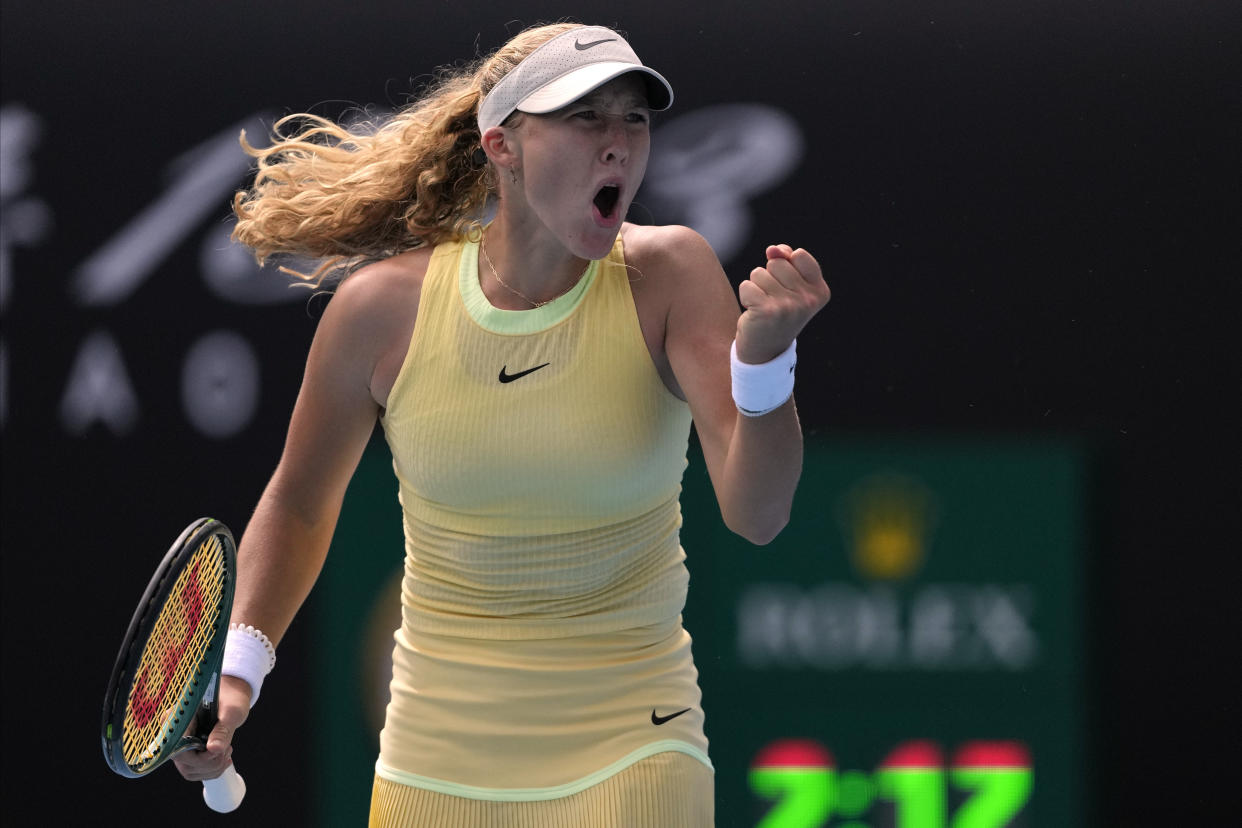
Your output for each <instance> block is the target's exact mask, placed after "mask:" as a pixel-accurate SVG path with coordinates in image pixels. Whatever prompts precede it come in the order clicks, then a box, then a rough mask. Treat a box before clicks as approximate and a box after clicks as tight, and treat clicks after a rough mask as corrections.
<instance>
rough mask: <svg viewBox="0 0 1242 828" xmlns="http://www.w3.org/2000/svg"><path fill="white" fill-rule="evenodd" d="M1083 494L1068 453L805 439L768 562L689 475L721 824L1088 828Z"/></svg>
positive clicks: (1041, 446)
mask: <svg viewBox="0 0 1242 828" xmlns="http://www.w3.org/2000/svg"><path fill="white" fill-rule="evenodd" d="M1084 475H1085V466H1084V463H1083V460H1082V457H1081V456H1080V452H1079V450H1078V449H1077V447H1075V446H1074V445H1072V444H1067V443H1060V442H1050V441H1044V440H1034V439H1013V440H1004V439H999V438H997V439H974V438H972V439H961V440H933V439H927V438H916V437H909V438H903V439H861V438H859V439H852V440H849V441H843V440H824V439H816V438H814V437H812V438H809V439H808V442H807V449H806V462H805V466H804V473H803V478H802V481H801V484H800V486H799V491H798V495H797V500H796V502H795V507H794V516H793V519H792V520H791V523H790V525H789V526H788V527H787V528H786V530H785V531H784V532H783V533H782V534H781V536H780V537H779V538H778V539H777V540H776V541H775V542H773V543H772V544H770V545H769V546H767V547H762V548H760V547H754V546H751V545H750V544H748V543H746V542H745V541H742V540H740V539H738V538H736V537H735V536H732V535H731V533H729V532H728V531H727V530H724V529H723V528H720V527H719V519H718V518H717V519H715V520H714V521H713V520H711V519H708V518H709V517H711V516H712V512H711V511H710V510H714V509H715V506H714V503H713V502H712V501H711V491H710V486H709V485H708V484H707V482H706V480H705V478H704V477H703V476H702V475H701V474H695V473H694V472H693V471H692V472H688V474H687V483H686V506H687V508H686V526H685V528H684V530H683V545H684V546H685V548H686V551H687V555H688V565H689V567H690V571H691V586H690V602H689V604H688V606H687V609H686V614H685V621H686V627H687V629H689V631H690V633H691V635H692V636H693V637H694V641H695V647H694V652H695V660H696V663H697V664H698V666H699V671H700V675H701V682H702V685H703V691H704V702H703V704H704V708H705V710H706V713H707V728H708V731H707V735H708V738H709V740H710V742H711V755H712V757H713V760H714V762H715V763H716V768H717V807H718V813H717V817H718V824H719V825H721V826H732V825H737V826H762V827H763V828H777V826H779V827H780V828H820V826H833V827H834V828H1017V826H1023V827H1024V828H1032V827H1033V826H1051V825H1055V826H1059V827H1060V826H1073V825H1082V824H1085V821H1086V818H1087V817H1086V815H1087V814H1088V813H1089V809H1088V807H1087V802H1086V799H1085V797H1086V795H1087V791H1086V785H1085V784H1084V781H1083V774H1084V772H1085V771H1086V767H1085V761H1084V755H1083V754H1084V750H1085V748H1086V738H1085V728H1086V721H1085V719H1086V705H1087V686H1086V676H1085V669H1084V663H1083V641H1084V638H1085V629H1084V624H1085V620H1084V595H1083V575H1082V573H1083V571H1084V569H1085V567H1084V556H1085V555H1086V554H1087V539H1088V536H1087V527H1086V515H1085V513H1084V504H1085V500H1086V495H1087V491H1086V481H1085V479H1084Z"/></svg>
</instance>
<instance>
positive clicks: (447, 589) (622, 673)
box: [377, 239, 710, 799]
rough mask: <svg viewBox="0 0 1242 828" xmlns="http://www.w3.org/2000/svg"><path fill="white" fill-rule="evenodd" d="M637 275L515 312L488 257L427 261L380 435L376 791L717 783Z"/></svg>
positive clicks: (455, 247)
mask: <svg viewBox="0 0 1242 828" xmlns="http://www.w3.org/2000/svg"><path fill="white" fill-rule="evenodd" d="M630 278H642V277H641V274H634V275H633V276H631V271H630V270H629V269H628V268H627V267H626V266H625V262H624V252H623V248H622V242H621V240H620V239H618V240H617V243H616V245H615V246H614V248H613V250H612V252H611V253H610V255H609V256H608V257H607V258H606V259H603V260H601V261H598V262H592V263H591V265H590V266H589V267H588V269H587V272H586V273H585V274H584V275H583V277H582V279H580V280H579V282H578V284H577V286H575V288H574V289H573V290H571V291H570V292H569V293H568V294H566V295H564V296H562V297H560V298H558V299H556V300H555V301H553V302H551V303H549V304H547V305H544V306H542V307H540V308H537V309H535V310H531V311H506V310H500V309H497V308H495V307H493V306H492V305H491V304H490V303H489V302H488V301H487V299H486V297H485V296H484V295H483V293H482V290H481V289H480V287H479V282H478V246H477V244H476V243H473V242H469V241H465V240H458V241H454V242H450V243H446V244H442V245H439V246H437V248H436V249H435V251H434V252H433V254H432V257H431V261H430V264H429V267H428V271H427V274H426V277H425V278H424V281H423V287H422V293H421V298H420V301H419V308H418V317H417V321H416V323H415V327H414V334H413V337H412V339H411V342H410V346H409V351H408V353H407V355H406V359H405V362H404V364H403V366H402V368H401V371H400V373H399V375H398V377H397V380H396V382H395V384H394V386H393V388H392V391H391V393H390V395H389V399H388V406H387V409H386V411H385V413H384V416H383V418H382V423H383V427H384V432H385V435H386V437H387V439H388V444H389V447H390V448H391V450H392V454H393V468H394V471H395V473H396V476H397V480H398V483H399V492H400V501H401V506H402V512H403V519H404V528H405V546H406V550H405V551H406V557H405V576H404V580H403V584H402V625H401V628H400V629H399V630H398V631H397V633H396V636H395V639H396V646H395V649H394V656H393V681H392V685H391V689H392V701H391V702H390V704H389V707H388V711H387V716H386V720H385V726H384V730H383V731H382V733H381V738H380V758H379V762H378V764H377V770H378V772H379V773H380V774H381V775H383V776H385V778H389V779H392V780H393V781H397V782H403V783H405V784H413V785H418V786H420V787H427V788H432V789H435V790H441V791H444V792H447V793H454V794H457V795H464V796H472V797H476V798H485V799H515V798H516V799H546V798H553V797H556V796H564V795H568V794H570V793H574V792H576V791H577V790H581V789H583V788H584V787H586V786H588V785H590V784H593V783H594V782H595V781H598V780H599V779H602V778H604V777H606V776H607V775H609V774H610V773H615V772H617V771H619V770H621V769H622V768H624V767H626V766H628V765H629V764H631V763H632V762H634V761H637V760H638V759H641V758H643V757H644V756H647V755H651V754H653V753H656V752H659V751H661V750H680V751H682V752H685V753H689V754H690V755H693V756H696V758H699V759H700V760H702V761H703V762H704V763H705V764H708V765H709V766H710V762H709V760H708V758H707V753H706V750H707V741H706V738H705V737H704V735H703V729H702V726H703V715H702V710H701V709H700V706H699V705H700V696H699V690H698V686H697V672H696V671H695V669H694V665H693V661H692V659H691V656H690V638H689V636H688V635H687V634H686V632H685V630H684V629H683V628H682V626H681V617H680V613H681V610H682V608H683V606H684V604H685V596H686V589H687V584H688V581H689V575H688V572H687V570H686V568H685V565H684V559H685V555H684V553H683V551H682V549H681V546H680V542H679V530H680V526H681V511H680V506H679V502H678V498H679V495H680V491H681V477H682V473H683V472H684V470H685V466H686V447H687V441H688V437H689V429H690V413H689V408H688V406H687V405H686V404H685V403H684V402H683V401H681V400H679V399H677V398H676V397H675V396H674V395H673V394H672V393H670V392H669V391H668V389H667V388H666V387H665V386H664V383H663V382H662V381H661V379H660V377H659V375H658V373H657V371H656V369H655V366H654V364H653V363H652V360H651V356H650V353H649V351H648V349H647V346H646V342H645V341H644V339H643V335H642V331H641V328H640V326H639V322H638V317H637V313H636V311H635V308H634V301H633V297H632V295H631V292H630V287H629V279H630ZM679 711H681V712H679ZM670 714H677V715H675V716H671V717H670ZM666 717H668V718H666Z"/></svg>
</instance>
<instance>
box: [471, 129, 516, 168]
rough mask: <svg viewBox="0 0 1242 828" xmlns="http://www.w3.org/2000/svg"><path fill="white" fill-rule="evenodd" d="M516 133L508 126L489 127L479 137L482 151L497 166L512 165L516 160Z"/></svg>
mask: <svg viewBox="0 0 1242 828" xmlns="http://www.w3.org/2000/svg"><path fill="white" fill-rule="evenodd" d="M516 139H517V135H516V134H515V133H514V131H513V130H512V129H509V128H508V127H500V126H494V127H489V128H488V129H487V130H486V131H485V132H484V133H483V136H482V138H481V139H480V143H481V144H482V146H483V152H485V153H487V157H488V158H490V159H491V161H492V163H494V164H496V166H498V167H512V166H513V165H515V164H516V163H517V162H518V158H519V152H518V146H517V140H516Z"/></svg>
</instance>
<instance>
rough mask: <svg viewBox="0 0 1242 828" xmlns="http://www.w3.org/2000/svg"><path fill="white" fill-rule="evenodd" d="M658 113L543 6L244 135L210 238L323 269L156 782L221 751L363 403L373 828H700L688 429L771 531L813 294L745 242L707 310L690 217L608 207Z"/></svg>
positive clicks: (600, 52)
mask: <svg viewBox="0 0 1242 828" xmlns="http://www.w3.org/2000/svg"><path fill="white" fill-rule="evenodd" d="M672 98H673V93H672V88H671V86H670V85H669V83H668V82H667V81H666V80H665V79H664V78H663V77H662V76H661V75H660V74H658V73H657V72H655V71H654V70H652V69H650V68H648V67H646V66H644V65H643V64H642V63H641V62H640V61H639V59H638V57H637V56H636V55H635V53H634V51H633V50H632V49H631V47H630V45H629V44H628V43H627V42H626V41H625V39H624V38H623V37H622V36H621V35H620V34H619V33H617V32H616V31H613V30H611V29H607V28H602V27H595V26H579V25H576V24H559V25H554V26H546V27H539V28H535V29H530V30H527V31H524V32H522V33H521V34H519V35H518V36H517V37H515V38H513V40H511V41H510V42H509V43H507V44H506V45H505V46H503V47H502V48H501V49H499V50H498V51H496V52H495V53H494V54H492V55H490V56H489V57H487V58H485V59H483V60H481V61H479V62H478V63H476V64H475V66H474V67H472V68H470V69H468V70H465V71H460V72H456V73H454V74H452V75H449V76H445V77H443V78H442V79H441V80H440V82H439V83H438V84H437V85H436V87H435V88H434V89H432V90H431V91H430V92H429V93H427V94H426V95H425V96H424V97H422V98H421V99H420V100H418V101H416V102H414V103H413V104H411V105H410V106H408V107H407V108H405V109H404V110H403V111H401V112H399V113H398V114H396V115H395V116H394V117H392V118H391V119H390V120H388V121H387V122H386V123H384V124H383V125H382V126H379V127H377V128H373V129H369V130H368V129H364V128H360V127H351V128H349V129H346V128H345V127H342V126H340V125H337V124H335V123H332V122H330V121H327V120H324V119H319V118H313V117H311V116H303V117H301V118H300V119H298V121H297V124H298V127H297V128H296V129H294V130H288V129H286V131H285V132H283V133H282V132H280V131H279V129H278V134H277V136H276V140H275V142H274V143H273V145H272V146H270V147H268V148H265V149H253V148H250V147H249V145H247V147H248V149H249V151H250V152H251V153H252V154H253V155H254V156H256V157H257V159H258V174H257V176H256V180H255V183H254V186H253V187H252V188H251V189H250V190H249V191H246V192H243V193H239V194H238V196H237V197H236V199H235V202H234V208H235V211H236V213H237V216H238V224H237V229H236V233H235V237H236V238H237V239H238V240H240V241H241V242H243V243H244V244H246V245H248V246H249V247H251V248H252V249H253V250H254V251H255V253H256V256H258V257H259V258H260V260H262V259H264V258H265V257H267V256H270V255H273V254H278V253H296V254H300V255H305V256H313V257H318V258H322V259H324V260H325V262H326V264H325V266H324V268H321V272H320V274H319V275H320V276H322V275H323V274H324V273H327V272H329V271H333V272H335V273H337V274H347V278H345V279H344V280H343V281H341V282H340V284H339V287H337V288H336V290H335V293H334V296H333V298H332V299H331V302H330V304H329V305H328V307H327V310H326V311H325V313H324V315H323V318H322V320H321V321H320V323H319V327H318V331H317V333H316V335H315V338H314V343H313V345H312V347H311V350H310V354H309V357H308V359H307V365H306V373H305V378H304V382H303V385H302V390H301V393H300V395H299V396H298V400H297V404H296V406H295V408H294V412H293V415H292V420H291V423H290V426H289V432H288V437H287V442H286V445H285V448H284V453H283V455H282V457H281V459H280V462H279V465H278V467H277V468H276V470H275V473H274V475H273V477H272V479H271V481H270V483H269V485H268V486H267V488H266V490H265V491H264V493H263V495H262V498H261V499H260V502H259V504H258V506H257V509H256V511H255V513H254V516H253V518H252V520H251V522H250V525H249V526H248V527H247V529H246V532H245V535H244V537H243V540H242V542H241V547H240V553H239V582H238V585H237V594H236V599H235V603H234V609H233V613H232V619H233V621H234V622H235V624H234V626H235V629H234V630H233V631H232V632H231V633H230V638H229V644H228V648H227V650H226V666H225V669H224V672H225V673H226V674H227V677H226V678H225V680H224V685H223V688H222V689H221V692H220V696H221V699H220V706H219V718H220V721H219V724H218V725H217V726H216V728H215V730H214V731H213V732H212V733H211V735H210V738H209V741H208V749H207V750H206V751H205V752H202V753H197V754H182V755H181V756H180V757H178V759H177V764H178V766H179V768H180V770H181V772H182V774H183V775H184V776H185V777H187V778H189V779H195V780H198V779H203V778H210V777H213V776H215V775H218V774H220V773H221V772H222V771H223V769H224V768H225V767H226V766H227V765H228V764H229V762H230V761H231V758H230V757H231V753H232V749H231V740H232V737H233V734H234V733H235V732H236V730H237V728H238V727H240V726H241V725H242V724H243V723H244V722H245V720H246V717H247V715H248V712H249V710H250V708H251V706H252V705H253V704H254V703H255V701H256V700H257V698H258V695H259V689H260V687H261V684H262V681H263V678H264V676H265V675H266V674H267V672H268V670H270V669H271V666H272V664H273V663H274V661H275V655H274V647H275V645H276V644H277V643H278V642H279V641H280V638H281V636H282V635H284V633H285V631H286V629H287V628H288V626H289V624H290V623H291V621H292V620H293V617H294V614H295V613H296V611H297V610H298V608H299V606H300V605H301V604H302V602H303V600H304V599H305V598H306V597H307V594H308V592H309V591H310V589H311V588H312V585H313V583H314V581H315V579H316V577H317V575H318V573H319V571H320V568H321V565H322V563H323V561H324V557H325V555H326V553H327V551H328V546H329V541H330V540H331V538H332V533H333V528H334V526H335V523H336V520H337V517H338V514H339V511H340V505H341V500H342V497H343V495H344V493H345V489H346V486H347V484H348V483H349V481H350V478H351V475H352V473H353V471H354V469H355V466H356V464H357V463H358V460H359V458H360V456H361V454H362V452H363V449H364V447H365V446H366V444H367V441H368V438H369V437H370V435H371V432H372V428H373V425H374V423H375V421H376V418H377V417H378V418H379V421H380V423H381V424H382V426H383V429H384V433H385V435H386V437H387V440H388V443H389V445H390V447H391V450H392V454H393V458H394V470H395V472H396V477H397V482H398V485H399V492H400V502H401V506H402V510H403V515H404V530H405V580H404V586H403V589H402V603H403V607H402V609H403V614H402V616H403V618H402V624H401V627H400V629H399V630H397V631H396V634H395V649H394V655H393V676H392V684H391V691H392V701H391V703H390V704H389V706H388V709H387V714H386V720H385V724H384V728H383V730H382V732H381V736H380V751H379V757H378V761H377V763H376V766H375V782H374V788H373V794H372V803H371V812H370V820H371V822H370V824H371V825H373V826H398V825H401V826H409V825H453V826H502V825H503V826H547V825H562V824H565V825H571V824H572V825H591V826H678V828H685V827H686V826H708V825H711V824H712V821H713V771H712V765H711V761H710V759H709V756H708V744H707V739H706V737H705V735H704V714H703V706H702V704H701V698H700V692H699V688H698V683H697V672H696V670H695V667H694V662H693V659H692V657H691V647H690V637H689V636H688V635H687V633H686V631H685V630H684V629H683V627H682V624H681V615H680V613H681V610H682V608H683V605H684V601H685V597H686V590H687V584H688V573H687V570H686V567H685V565H684V558H685V555H684V553H683V551H682V549H681V546H680V544H679V540H678V538H679V529H680V525H681V512H680V507H679V504H678V497H679V493H680V482H681V477H682V472H683V470H684V468H685V465H686V449H687V442H688V437H689V430H690V427H691V424H692V422H693V425H694V427H695V428H696V429H697V432H698V436H699V440H700V442H701V445H702V450H703V455H704V458H705V461H706V464H707V469H708V472H709V474H710V477H711V480H712V484H713V487H714V489H715V493H716V497H717V500H718V502H719V506H720V511H721V515H722V517H723V519H724V522H725V524H726V525H727V526H728V527H729V528H730V529H732V530H733V531H735V532H737V533H738V534H740V535H742V536H743V537H745V538H747V539H749V540H750V541H752V542H754V543H756V544H764V543H767V542H769V541H771V540H772V538H774V537H775V536H776V535H777V533H778V532H779V531H780V530H781V529H782V527H783V526H784V525H785V523H786V522H787V520H788V517H789V512H790V508H791V504H792V500H793V495H794V490H795V487H796V485H797V481H798V478H799V475H800V473H801V463H802V438H801V431H800V428H799V424H798V419H797V414H796V412H795V408H794V401H793V398H792V394H793V383H794V373H793V371H794V362H795V359H794V353H795V338H796V336H797V335H798V333H799V332H800V331H801V330H802V329H803V327H804V326H805V325H806V324H807V323H808V321H809V320H810V319H811V318H812V317H813V316H814V315H815V314H816V312H818V311H819V310H820V309H821V308H822V307H823V306H824V305H825V303H827V301H828V299H829V289H828V286H827V285H826V284H825V282H824V279H823V276H822V274H821V271H820V267H819V265H818V264H817V263H816V261H815V259H814V258H813V257H812V255H811V254H810V253H808V252H807V251H805V250H802V249H793V248H791V247H790V246H787V245H784V244H775V245H772V246H770V247H767V248H766V257H765V258H766V264H765V265H763V266H762V267H756V268H755V269H754V270H753V271H752V272H751V273H750V277H749V279H747V280H746V281H744V282H742V283H741V285H740V287H739V289H738V294H737V296H736V297H735V296H734V295H733V292H732V288H731V286H730V284H729V281H728V278H727V277H726V276H725V274H724V272H723V270H722V268H721V266H720V264H719V262H718V261H717V259H716V257H715V255H714V254H713V252H712V250H711V248H710V247H709V246H708V244H707V243H706V242H705V241H704V240H703V239H702V238H701V237H700V236H699V235H697V234H696V233H694V232H693V231H691V230H689V229H687V228H685V227H650V226H637V225H633V224H629V223H626V222H624V221H623V218H624V216H625V215H626V211H627V209H628V208H629V206H630V203H631V201H632V200H633V198H634V195H635V193H636V192H637V191H638V188H639V185H640V184H641V183H642V180H643V174H644V172H645V169H646V165H647V159H648V153H649V150H650V130H649V120H650V113H651V112H652V111H658V110H663V109H666V108H667V107H668V106H669V105H670V104H671V102H672ZM243 141H244V136H243ZM489 205H494V217H493V218H492V220H491V221H490V222H489V223H486V224H485V223H484V218H483V217H484V216H485V215H486V214H488V212H489ZM739 300H740V306H741V309H739ZM703 554H710V553H709V551H708V550H704V551H703ZM703 565H707V566H710V565H711V564H710V561H708V562H705V563H704V564H703ZM344 655H345V654H342V657H344Z"/></svg>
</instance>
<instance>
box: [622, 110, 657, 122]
mask: <svg viewBox="0 0 1242 828" xmlns="http://www.w3.org/2000/svg"><path fill="white" fill-rule="evenodd" d="M625 120H627V121H629V122H630V123H631V124H645V123H647V122H649V121H650V120H651V116H650V115H648V114H647V113H646V112H631V113H630V114H629V115H626V116H625Z"/></svg>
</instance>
